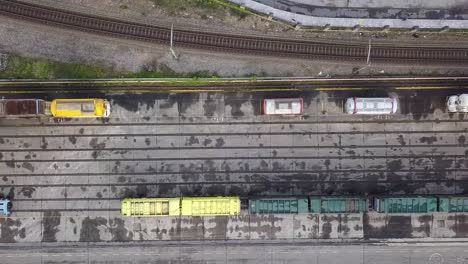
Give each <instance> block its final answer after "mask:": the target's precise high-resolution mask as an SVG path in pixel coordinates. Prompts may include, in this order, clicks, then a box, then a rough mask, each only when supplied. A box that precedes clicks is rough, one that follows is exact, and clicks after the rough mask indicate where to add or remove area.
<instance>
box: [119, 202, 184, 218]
mask: <svg viewBox="0 0 468 264" xmlns="http://www.w3.org/2000/svg"><path fill="white" fill-rule="evenodd" d="M180 200H181V199H180V198H136V199H133V198H127V199H124V200H123V201H122V207H121V213H122V215H124V216H134V217H143V216H178V215H180Z"/></svg>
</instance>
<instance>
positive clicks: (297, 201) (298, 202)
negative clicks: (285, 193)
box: [249, 198, 309, 214]
mask: <svg viewBox="0 0 468 264" xmlns="http://www.w3.org/2000/svg"><path fill="white" fill-rule="evenodd" d="M249 212H250V213H251V214H301V213H308V212H309V201H308V199H307V198H271V199H251V200H249Z"/></svg>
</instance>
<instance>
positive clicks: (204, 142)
mask: <svg viewBox="0 0 468 264" xmlns="http://www.w3.org/2000/svg"><path fill="white" fill-rule="evenodd" d="M211 142H213V140H211V139H209V138H205V140H203V146H205V147H206V146H208V145H209V144H211Z"/></svg>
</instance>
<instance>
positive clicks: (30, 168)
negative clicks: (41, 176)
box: [21, 162, 34, 172]
mask: <svg viewBox="0 0 468 264" xmlns="http://www.w3.org/2000/svg"><path fill="white" fill-rule="evenodd" d="M21 167H23V168H24V169H27V170H28V171H30V172H34V166H33V165H32V164H31V163H29V162H24V163H23V165H21Z"/></svg>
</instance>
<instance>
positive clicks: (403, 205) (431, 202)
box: [373, 197, 437, 214]
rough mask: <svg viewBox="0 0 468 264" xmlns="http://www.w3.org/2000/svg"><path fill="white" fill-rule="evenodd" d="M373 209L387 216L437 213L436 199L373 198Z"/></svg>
mask: <svg viewBox="0 0 468 264" xmlns="http://www.w3.org/2000/svg"><path fill="white" fill-rule="evenodd" d="M373 208H374V210H375V211H377V212H379V213H388V214H402V213H430V212H437V197H387V198H374V204H373Z"/></svg>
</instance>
